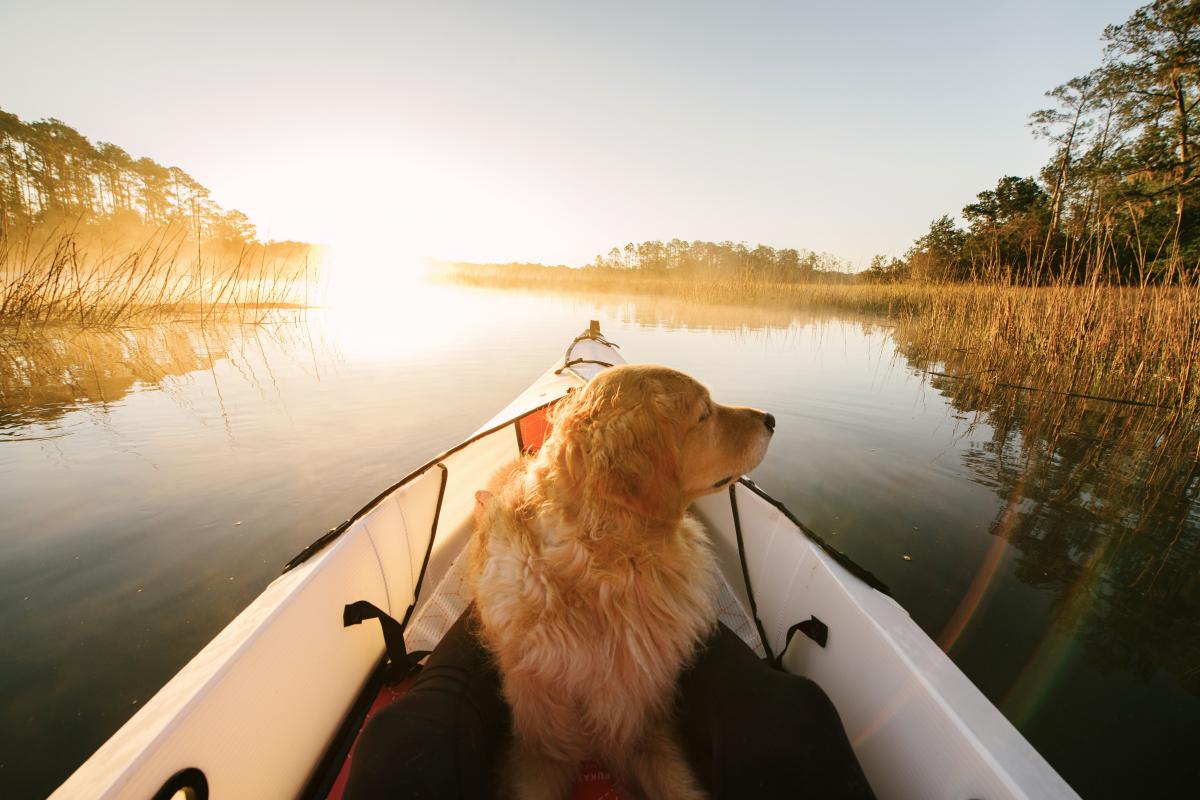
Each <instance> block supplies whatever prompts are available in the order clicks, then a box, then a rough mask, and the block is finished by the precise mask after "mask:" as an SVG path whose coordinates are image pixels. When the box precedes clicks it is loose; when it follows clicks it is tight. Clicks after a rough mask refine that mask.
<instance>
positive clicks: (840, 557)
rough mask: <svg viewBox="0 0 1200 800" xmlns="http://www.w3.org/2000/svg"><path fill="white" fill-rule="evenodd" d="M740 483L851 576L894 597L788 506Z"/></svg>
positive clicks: (754, 485)
mask: <svg viewBox="0 0 1200 800" xmlns="http://www.w3.org/2000/svg"><path fill="white" fill-rule="evenodd" d="M738 483H740V484H742V485H743V486H745V487H746V488H747V489H749V490H750V491H752V492H754V493H755V494H756V495H758V496H759V497H761V498H762V499H763V500H766V501H767V502H768V503H770V504H771V505H772V506H774V507H775V508H776V509H777V510H779V511H780V512H781V513H782V514H783V515H784V516H785V517H787V518H788V519H790V520H791V521H792V523H793V524H794V525H795V526H796V527H797V528H799V529H800V532H801V533H803V534H804V535H805V536H807V537H808V538H809V539H811V540H812V541H813V542H814V543H815V544H816V545H817V546H818V547H820V548H821V549H822V550H824V551H825V553H826V554H827V555H828V556H829V557H830V558H832V559H833V560H834V561H836V562H837V563H838V564H841V565H842V566H843V567H845V568H846V571H847V572H849V573H850V574H851V575H853V576H854V577H856V578H858V579H859V580H860V581H862V582H863V583H865V584H866V585H867V586H870V587H871V588H872V589H874V590H875V591H877V592H880V593H882V594H886V595H887V596H888V597H891V596H892V590H891V589H889V588H888V585H887V584H886V583H884V582H883V581H881V580H879V578H877V577H875V575H874V573H872V572H871V571H870V570H869V569H867V568H866V567H862V566H860V565H858V564H857V563H855V561H854V559H852V558H850V556H848V555H846V554H845V553H843V552H842V551H841V550H838V549H837V548H836V547H834V546H833V545H831V544H829V542H827V541H825V540H824V539H822V538H821V537H820V536H818V535H817V534H815V533H813V531H812V529H811V528H809V527H808V526H807V525H805V524H804V523H803V522H801V521H800V520H799V519H797V518H796V515H795V514H793V513H792V512H791V511H790V510H789V509H788V507H787V506H785V505H784V504H783V503H781V502H779V501H778V500H776V499H775V498H774V497H771V495H769V494H767V493H766V492H764V491H763V490H762V489H761V488H759V486H758V484H757V483H755V482H754V481H752V480H750V479H749V478H742V479H740V480H739V481H738ZM729 488H730V491H732V490H733V486H732V485H731V486H730V487H729Z"/></svg>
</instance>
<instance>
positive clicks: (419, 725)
mask: <svg viewBox="0 0 1200 800" xmlns="http://www.w3.org/2000/svg"><path fill="white" fill-rule="evenodd" d="M469 619H470V617H469V612H468V613H467V614H464V615H463V616H462V617H461V618H460V619H459V620H458V622H456V623H455V624H454V625H453V626H452V627H451V628H450V630H449V631H447V633H446V635H445V636H444V637H442V641H441V642H440V643H439V644H438V646H437V648H436V649H435V650H434V651H433V653H432V654H431V655H430V657H429V661H428V663H426V665H425V668H424V669H422V670H421V674H420V675H418V676H417V679H416V680H415V681H413V685H412V686H411V687H410V688H409V690H408V691H407V692H405V694H404V695H403V696H401V697H400V699H399V700H397V701H396V702H395V703H393V704H392V705H390V706H388V707H387V708H385V709H383V710H382V711H380V712H379V713H378V714H376V715H375V716H374V717H372V718H371V721H370V722H369V723H368V724H367V727H366V729H365V730H364V731H363V733H362V736H361V737H360V738H359V740H358V745H357V746H356V748H355V751H354V760H353V761H352V762H351V765H350V778H349V780H348V782H347V785H346V792H345V795H344V797H345V798H347V800H356V799H357V800H362V799H363V798H384V797H387V798H430V799H431V800H432V799H433V798H438V799H439V800H440V798H446V800H484V798H491V797H493V796H494V789H495V786H496V785H497V781H496V780H495V768H496V765H497V759H498V757H499V756H500V754H501V752H502V751H503V749H504V748H503V746H502V745H503V742H504V740H505V739H506V738H507V736H508V731H509V728H510V727H511V722H510V717H509V713H508V706H507V705H506V704H505V703H504V700H503V699H502V697H501V695H500V677H499V675H498V674H497V673H496V671H495V669H494V667H492V665H491V662H490V659H489V657H488V655H487V653H486V652H485V651H484V650H483V648H482V647H480V645H479V643H478V641H477V640H476V638H475V637H474V635H472V633H471V631H470V628H469Z"/></svg>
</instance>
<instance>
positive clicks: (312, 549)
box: [280, 520, 351, 574]
mask: <svg viewBox="0 0 1200 800" xmlns="http://www.w3.org/2000/svg"><path fill="white" fill-rule="evenodd" d="M350 522H351V520H346V521H345V522H343V523H342V524H341V525H338V526H337V527H336V528H330V529H329V532H328V533H325V534H322V536H321V537H320V538H319V539H317V540H316V541H315V542H313V543H312V544H310V545H309V546H308V547H306V548H304V549H303V550H301V551H300V552H299V553H297V554H296V556H295V557H294V558H293V559H292V560H291V561H289V562H287V563H286V564H284V565H283V573H280V574H284V573H287V572H290V571H292V570H293V569H295V568H296V567H298V566H300V565H301V564H303V563H304V562H305V561H308V559H309V558H311V557H312V556H313V555H314V554H316V553H317V551H319V550H321V549H322V548H324V547H325V545H327V544H329V543H330V542H332V541H333V540H334V539H336V538H338V537H339V536H341V535H342V534H343V533H344V532H345V530H346V528H349V527H350Z"/></svg>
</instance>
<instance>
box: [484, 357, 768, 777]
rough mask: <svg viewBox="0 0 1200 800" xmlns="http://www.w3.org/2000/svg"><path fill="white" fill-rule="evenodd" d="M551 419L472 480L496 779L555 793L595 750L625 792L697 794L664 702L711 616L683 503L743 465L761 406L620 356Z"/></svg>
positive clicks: (748, 465)
mask: <svg viewBox="0 0 1200 800" xmlns="http://www.w3.org/2000/svg"><path fill="white" fill-rule="evenodd" d="M551 425H552V429H551V433H550V436H549V438H547V440H546V442H545V444H544V445H543V447H542V449H541V450H540V451H539V452H538V454H537V455H536V456H535V457H533V458H528V459H524V460H521V461H518V462H516V463H514V464H512V465H510V466H508V467H506V468H505V469H503V470H501V472H500V473H498V474H497V476H496V478H495V479H494V480H493V482H492V484H491V486H490V487H489V491H486V492H483V491H481V492H478V493H477V495H476V498H477V501H478V502H477V505H476V532H475V535H474V537H473V538H472V542H471V550H470V556H469V558H470V561H469V567H468V576H469V578H468V580H469V582H470V583H469V585H470V587H471V591H472V593H473V595H474V602H475V607H476V615H477V618H478V625H477V628H478V632H479V635H480V639H481V641H482V642H483V644H484V646H485V647H486V648H487V649H488V650H489V651H490V652H491V653H492V655H493V656H494V658H495V660H496V663H497V666H498V667H499V670H500V674H501V677H502V686H503V691H504V695H505V697H506V699H507V700H508V703H509V705H510V706H511V707H512V712H513V727H514V731H513V733H514V737H513V748H512V752H511V754H510V757H509V761H508V764H507V770H506V776H505V780H506V782H507V784H508V789H509V790H510V791H512V792H513V793H515V795H516V796H517V797H518V798H521V800H542V798H545V800H561V798H563V797H566V796H567V794H568V792H569V790H570V787H571V784H572V782H573V780H574V778H575V777H576V775H577V773H578V772H579V767H580V763H581V761H583V760H584V759H586V758H596V759H598V760H600V761H602V762H603V763H604V764H605V765H606V766H607V767H608V769H609V771H610V773H611V774H612V775H613V777H614V779H615V780H616V782H617V784H618V785H619V786H621V787H623V788H625V789H627V790H632V791H634V792H637V793H639V795H640V796H644V797H647V798H703V797H704V793H703V792H702V791H701V789H700V788H699V786H698V785H697V782H696V779H695V777H694V775H693V774H692V771H691V769H690V768H689V767H688V765H687V762H686V761H685V759H684V756H683V751H682V749H681V747H680V745H679V744H678V742H677V739H676V736H675V735H674V720H673V717H672V713H671V712H672V705H673V700H674V692H675V683H676V679H677V678H678V676H679V673H680V671H681V669H682V668H683V667H684V666H685V665H686V664H687V662H688V661H689V659H690V658H691V657H692V655H693V653H694V652H695V651H696V648H697V646H698V645H700V644H701V643H702V642H703V641H704V640H705V639H706V638H707V636H708V635H709V633H710V632H711V631H712V630H713V629H714V628H715V626H716V619H717V610H716V598H717V591H718V583H717V581H718V578H717V573H716V565H715V562H714V559H713V555H712V552H711V550H710V547H709V543H708V540H707V536H706V534H705V532H704V530H703V528H702V527H701V526H700V524H699V523H697V522H696V521H695V520H694V519H693V518H692V517H691V516H689V515H688V514H687V513H686V510H687V507H688V505H689V504H690V503H691V502H692V501H693V500H695V499H696V498H698V497H700V496H701V495H705V494H708V493H710V492H714V491H718V490H720V489H721V488H723V487H725V486H727V485H728V484H729V483H731V482H732V481H734V480H736V479H737V477H738V476H740V475H742V474H743V473H745V472H748V471H750V470H751V469H753V468H754V467H755V466H757V465H758V463H759V462H760V461H761V460H762V458H763V456H764V455H765V454H766V450H767V443H768V442H769V441H770V438H771V433H772V431H773V429H774V425H775V419H774V417H772V416H771V415H770V414H766V413H764V412H762V411H759V410H757V409H753V408H734V407H729V406H721V405H717V404H715V403H714V402H713V401H712V399H711V398H710V396H709V393H708V391H707V390H706V389H705V388H704V387H703V386H701V385H700V384H699V383H697V382H696V381H695V380H693V379H692V378H690V377H688V376H687V375H684V374H683V373H681V372H676V371H675V370H671V369H667V368H666V367H658V366H647V365H637V366H632V365H631V366H619V367H613V368H611V369H608V370H605V371H604V372H602V373H600V374H599V375H598V376H597V377H595V378H594V379H592V381H591V382H590V383H588V384H587V386H585V387H584V388H582V389H580V390H578V391H576V392H575V393H574V394H573V395H570V396H569V397H567V398H565V399H564V400H563V401H562V402H561V403H560V404H559V405H558V406H557V407H556V408H555V409H553V411H552V415H551Z"/></svg>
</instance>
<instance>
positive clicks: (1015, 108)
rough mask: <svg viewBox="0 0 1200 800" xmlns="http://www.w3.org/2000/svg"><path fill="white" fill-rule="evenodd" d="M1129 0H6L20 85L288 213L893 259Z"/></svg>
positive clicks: (426, 252) (1012, 146)
mask: <svg viewBox="0 0 1200 800" xmlns="http://www.w3.org/2000/svg"><path fill="white" fill-rule="evenodd" d="M1138 5H1140V3H1137V2H1116V0H1037V1H1035V0H1012V2H984V1H980V0H959V1H958V2H952V1H942V0H936V1H934V0H910V1H909V2H898V1H893V2H884V1H883V0H870V1H865V0H864V1H863V2H837V1H836V0H824V1H823V2H808V1H807V0H805V1H804V2H800V1H796V2H720V3H712V2H707V0H693V1H692V2H686V3H675V2H659V3H647V2H623V0H611V1H609V2H591V3H582V2H523V1H522V0H509V2H455V1H454V0H435V2H403V1H399V2H396V1H394V2H364V1H362V0H342V2H332V1H331V0H324V1H323V2H317V3H312V2H305V1H303V0H289V1H288V2H251V1H250V0H241V1H240V2H227V0H209V1H208V2H204V3H182V2H169V1H167V0H154V1H153V2H149V1H143V0H130V1H129V2H123V1H122V0H108V1H107V2H85V1H84V0H78V1H77V2H71V3H68V2H61V0H37V2H29V0H0V19H2V20H3V21H4V27H5V29H6V32H7V34H8V35H7V36H5V46H4V47H3V48H2V49H0V108H3V109H5V110H7V111H9V112H11V113H15V114H17V115H18V116H20V117H21V118H22V119H26V120H31V119H38V118H43V117H55V118H58V119H61V120H62V121H64V122H66V123H67V124H69V125H72V126H73V127H75V128H76V129H77V130H79V131H80V132H81V133H83V134H84V135H85V136H87V137H88V138H90V139H91V140H92V141H111V142H115V143H116V144H119V145H121V146H122V147H124V148H125V149H126V150H127V151H129V152H130V153H131V154H133V155H134V156H135V157H137V156H150V157H151V158H154V159H155V160H157V161H159V162H161V163H163V164H167V165H177V166H180V167H182V168H183V169H185V170H186V171H187V172H188V173H190V174H191V175H192V176H193V177H194V178H196V179H197V180H198V181H200V182H201V183H202V184H204V185H205V186H207V187H209V188H210V189H211V190H212V192H213V195H214V197H215V199H216V200H217V201H218V202H219V203H220V204H221V205H222V206H224V207H225V208H238V209H240V210H242V211H244V212H246V213H247V214H248V215H249V216H250V218H251V220H253V221H254V222H255V223H256V224H257V225H258V227H259V233H260V236H261V237H263V238H273V239H297V240H304V241H316V242H323V243H332V244H334V245H335V246H342V247H357V248H360V249H361V250H362V251H363V252H368V253H390V254H393V255H395V254H404V255H411V256H433V257H438V258H448V259H460V260H475V261H540V262H544V263H568V264H580V263H584V262H587V261H590V260H591V259H592V258H593V257H594V256H595V255H596V254H598V253H606V252H607V251H608V250H609V249H610V248H611V247H613V246H614V245H617V246H620V245H623V244H624V243H626V242H637V241H643V240H647V239H661V240H667V239H671V238H674V237H678V238H682V239H689V240H692V239H706V240H713V241H723V240H732V241H745V242H747V243H749V244H751V245H754V244H758V243H762V244H768V245H771V246H775V247H796V248H807V249H810V250H815V251H821V252H830V253H833V254H834V255H837V256H839V257H842V258H845V259H848V260H850V261H851V262H853V263H854V264H855V265H856V266H859V267H862V266H865V265H866V263H867V262H868V261H869V259H870V257H871V256H872V255H874V254H876V253H882V254H891V255H899V254H901V253H903V251H904V250H906V249H907V248H908V246H909V245H910V244H911V242H912V240H913V239H915V238H916V237H917V236H920V235H921V234H922V233H923V232H924V231H925V230H926V229H927V228H928V225H929V222H930V221H931V220H932V219H934V218H936V217H938V216H941V215H942V214H947V213H950V214H957V213H958V212H959V210H960V209H961V208H962V206H963V205H965V204H967V203H969V202H971V201H972V200H973V199H974V196H975V194H976V193H977V192H979V191H981V190H983V189H987V188H990V187H992V186H994V185H995V182H996V180H997V179H998V178H999V177H1001V176H1002V175H1006V174H1014V175H1033V174H1036V172H1037V171H1038V170H1039V169H1040V167H1041V166H1042V165H1043V164H1045V162H1046V161H1047V160H1048V158H1049V155H1050V149H1049V145H1048V144H1047V143H1045V142H1043V141H1038V140H1036V139H1035V138H1034V137H1033V136H1032V135H1031V133H1030V131H1029V128H1028V126H1027V120H1028V115H1029V113H1030V112H1032V111H1034V110H1036V109H1038V108H1042V107H1044V106H1045V105H1047V100H1046V99H1045V98H1044V96H1043V95H1044V92H1046V91H1047V90H1049V89H1052V88H1054V87H1055V86H1057V85H1058V84H1060V83H1063V82H1065V81H1067V80H1069V79H1070V78H1072V77H1075V76H1076V75H1080V74H1082V73H1084V72H1087V71H1088V70H1090V69H1091V68H1093V67H1095V66H1098V65H1099V63H1100V59H1101V54H1102V44H1101V41H1100V37H1101V33H1102V31H1103V29H1104V26H1105V25H1106V24H1109V23H1119V22H1122V21H1124V20H1125V19H1126V18H1127V17H1128V16H1129V14H1130V13H1131V12H1132V11H1133V10H1134V9H1135V8H1136V7H1138Z"/></svg>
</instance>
